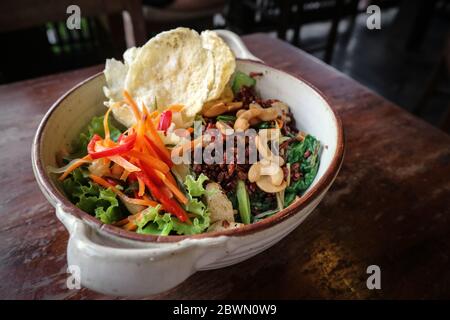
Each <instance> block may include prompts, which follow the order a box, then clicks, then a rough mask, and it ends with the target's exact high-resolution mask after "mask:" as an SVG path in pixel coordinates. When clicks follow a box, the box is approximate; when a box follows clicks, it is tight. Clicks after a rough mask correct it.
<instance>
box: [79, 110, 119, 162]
mask: <svg viewBox="0 0 450 320" xmlns="http://www.w3.org/2000/svg"><path fill="white" fill-rule="evenodd" d="M103 119H104V116H99V117H93V118H92V119H91V122H90V123H89V124H88V126H87V127H86V129H84V130H83V131H82V132H81V133H80V136H79V138H78V139H77V140H75V141H74V143H73V149H74V154H72V155H71V158H72V159H75V158H81V157H83V156H85V155H86V154H87V145H88V143H89V141H90V140H91V139H92V137H93V135H94V134H98V135H99V136H101V137H102V138H104V137H105V128H104V127H103ZM108 122H109V131H110V136H111V139H112V140H113V141H117V139H119V136H120V134H121V131H120V130H119V129H117V128H116V127H115V126H114V125H113V124H111V120H110V119H108Z"/></svg>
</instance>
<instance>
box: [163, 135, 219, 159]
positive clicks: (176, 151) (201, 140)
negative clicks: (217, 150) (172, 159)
mask: <svg viewBox="0 0 450 320" xmlns="http://www.w3.org/2000/svg"><path fill="white" fill-rule="evenodd" d="M209 142H211V136H210V135H208V134H204V135H202V136H200V137H198V138H196V139H194V140H192V141H186V142H185V143H183V144H181V145H177V146H176V147H175V148H173V149H172V152H171V154H172V155H176V156H180V155H182V154H184V153H185V152H187V151H190V150H192V149H195V148H197V147H198V146H200V145H202V146H203V147H205V146H206V145H208V143H209Z"/></svg>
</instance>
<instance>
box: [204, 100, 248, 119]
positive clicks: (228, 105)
mask: <svg viewBox="0 0 450 320" xmlns="http://www.w3.org/2000/svg"><path fill="white" fill-rule="evenodd" d="M242 106H243V103H242V102H241V101H239V102H218V103H216V104H214V105H212V106H210V107H206V108H204V109H203V112H202V114H203V115H204V116H205V117H208V118H211V117H217V116H218V115H221V114H223V113H227V112H232V111H235V110H238V109H240V108H242Z"/></svg>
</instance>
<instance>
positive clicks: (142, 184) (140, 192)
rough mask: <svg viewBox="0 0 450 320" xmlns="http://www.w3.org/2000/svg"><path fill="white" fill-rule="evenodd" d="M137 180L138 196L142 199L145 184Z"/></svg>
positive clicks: (139, 179)
mask: <svg viewBox="0 0 450 320" xmlns="http://www.w3.org/2000/svg"><path fill="white" fill-rule="evenodd" d="M137 179H138V183H139V192H138V196H139V197H142V196H143V195H144V193H145V184H144V181H142V179H141V178H139V177H138V178H137Z"/></svg>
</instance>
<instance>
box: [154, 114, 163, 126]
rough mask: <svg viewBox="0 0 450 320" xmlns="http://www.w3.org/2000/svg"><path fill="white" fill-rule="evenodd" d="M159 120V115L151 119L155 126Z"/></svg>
mask: <svg viewBox="0 0 450 320" xmlns="http://www.w3.org/2000/svg"><path fill="white" fill-rule="evenodd" d="M160 119H161V114H157V115H156V117H155V118H153V125H155V126H157V125H158V123H159V120H160Z"/></svg>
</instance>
